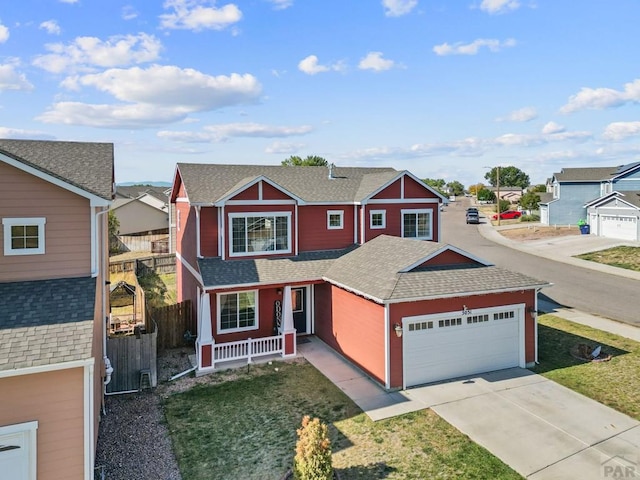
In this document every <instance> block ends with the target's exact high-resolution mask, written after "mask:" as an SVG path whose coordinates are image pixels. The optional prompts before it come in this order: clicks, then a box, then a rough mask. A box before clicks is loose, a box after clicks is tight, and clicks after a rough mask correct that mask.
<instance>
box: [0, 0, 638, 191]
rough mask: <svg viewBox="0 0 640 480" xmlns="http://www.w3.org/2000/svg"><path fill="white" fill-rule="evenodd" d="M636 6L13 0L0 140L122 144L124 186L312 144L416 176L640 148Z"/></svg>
mask: <svg viewBox="0 0 640 480" xmlns="http://www.w3.org/2000/svg"><path fill="white" fill-rule="evenodd" d="M638 18H640V2H638V1H637V0H616V1H615V2H605V1H602V0H582V1H580V2H576V1H575V0H359V1H357V2H356V1H351V2H344V1H336V0H250V1H243V0H237V1H236V2H227V1H215V0H165V1H161V0H159V1H148V0H145V1H141V0H138V1H136V2H133V1H121V0H108V1H107V0H101V1H97V0H46V1H43V0H20V1H11V2H4V3H3V7H2V9H1V10H0V138H29V139H46V140H73V141H97V142H113V143H114V144H115V155H116V181H117V182H130V181H170V180H171V178H172V176H173V173H174V171H175V164H176V163H177V162H198V163H236V164H265V165H267V164H272V165H273V164H279V163H280V162H281V161H282V160H284V159H285V158H288V157H289V156H291V155H299V156H302V157H304V156H307V155H319V156H322V157H324V158H326V159H327V160H329V161H330V162H333V163H335V164H336V165H337V166H340V165H343V166H384V167H388V166H391V167H394V168H396V169H399V170H409V171H411V172H412V173H414V174H415V175H417V176H419V177H421V178H426V177H430V178H444V179H445V180H447V181H452V180H458V181H461V182H462V183H463V184H465V185H470V184H472V183H476V182H479V181H482V179H483V177H484V174H485V172H486V171H487V167H492V166H495V165H501V166H508V165H514V166H516V167H518V168H520V169H522V170H524V171H525V172H526V173H528V174H529V176H530V177H531V180H532V181H533V182H534V183H542V182H544V180H545V179H546V178H547V177H549V176H551V174H553V173H554V172H556V171H559V170H560V169H561V168H563V167H588V166H609V165H621V164H625V163H630V162H633V161H638V160H640V143H639V142H638V141H639V140H640V70H639V69H638V48H637V45H638V44H639V40H640V29H638V27H637V19H638Z"/></svg>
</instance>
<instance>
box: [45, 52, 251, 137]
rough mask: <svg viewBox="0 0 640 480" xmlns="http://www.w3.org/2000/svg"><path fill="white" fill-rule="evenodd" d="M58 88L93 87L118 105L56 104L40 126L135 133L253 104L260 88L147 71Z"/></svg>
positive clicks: (172, 70)
mask: <svg viewBox="0 0 640 480" xmlns="http://www.w3.org/2000/svg"><path fill="white" fill-rule="evenodd" d="M63 86H65V87H67V88H69V87H73V88H71V89H79V88H81V87H94V88H96V89H97V90H99V91H101V92H105V93H108V94H111V95H112V96H113V97H115V98H116V99H117V100H119V101H120V102H124V103H121V104H115V105H108V104H99V105H98V104H86V103H80V102H58V103H56V104H54V105H53V106H52V107H51V108H50V109H49V110H47V111H46V112H45V113H43V114H42V115H40V117H39V118H38V119H39V120H41V121H43V122H46V123H61V124H65V125H89V126H103V127H108V128H136V127H147V126H154V125H163V124H166V123H170V122H176V121H181V120H183V119H185V118H186V116H187V115H189V114H190V113H194V112H203V111H211V110H216V109H219V108H222V107H226V106H230V105H239V104H248V103H254V102H255V101H257V99H258V97H259V95H260V94H261V91H262V87H261V85H260V83H259V82H258V80H257V79H256V78H255V77H253V76H252V75H248V74H247V75H240V74H235V73H234V74H231V75H229V76H225V75H219V76H216V77H214V76H211V75H206V74H204V73H202V72H199V71H197V70H193V69H180V68H178V67H174V66H160V65H153V66H151V67H149V68H146V69H142V68H139V67H132V68H129V69H110V70H106V71H104V72H102V73H98V74H89V75H83V76H77V77H69V78H68V79H66V80H65V82H63Z"/></svg>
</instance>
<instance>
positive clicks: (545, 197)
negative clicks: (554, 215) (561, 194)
mask: <svg viewBox="0 0 640 480" xmlns="http://www.w3.org/2000/svg"><path fill="white" fill-rule="evenodd" d="M536 193H537V194H538V195H539V196H540V203H549V202H550V201H551V200H553V193H551V192H536Z"/></svg>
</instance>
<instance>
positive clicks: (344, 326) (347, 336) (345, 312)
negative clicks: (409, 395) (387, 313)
mask: <svg viewBox="0 0 640 480" xmlns="http://www.w3.org/2000/svg"><path fill="white" fill-rule="evenodd" d="M316 294H317V296H318V297H321V298H322V303H324V304H325V305H324V306H323V307H322V308H321V309H318V310H316V329H315V331H316V335H317V336H318V337H319V338H321V339H322V340H323V341H324V342H325V343H326V344H328V345H329V346H331V347H332V348H333V349H334V350H336V351H337V352H339V353H341V354H342V355H344V356H345V357H347V358H348V359H350V360H351V361H352V362H354V363H355V364H356V365H358V366H359V367H360V368H362V369H363V370H364V371H365V372H367V373H368V374H369V375H371V376H372V377H373V378H375V379H376V380H378V381H379V382H380V383H382V384H384V383H385V375H384V372H385V366H384V307H383V306H382V305H378V304H377V303H374V302H371V301H369V300H367V299H365V298H362V297H359V296H357V295H354V294H352V293H349V292H347V291H346V290H342V289H340V288H338V287H335V286H318V287H316ZM329 296H330V303H331V305H330V307H329V306H328V305H326V304H327V303H328V302H327V300H328V298H327V297H329ZM318 303H319V299H318V298H316V305H318ZM329 309H330V312H332V313H333V315H332V316H331V313H330V312H329V311H328V310H329Z"/></svg>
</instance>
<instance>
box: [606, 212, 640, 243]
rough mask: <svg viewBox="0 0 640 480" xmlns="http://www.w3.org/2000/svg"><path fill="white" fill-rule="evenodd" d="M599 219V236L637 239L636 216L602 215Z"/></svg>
mask: <svg viewBox="0 0 640 480" xmlns="http://www.w3.org/2000/svg"><path fill="white" fill-rule="evenodd" d="M600 221H601V223H600V235H601V236H603V237H609V238H619V239H621V240H633V241H636V240H638V223H637V222H638V219H637V218H635V217H619V216H614V215H602V216H601V217H600Z"/></svg>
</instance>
